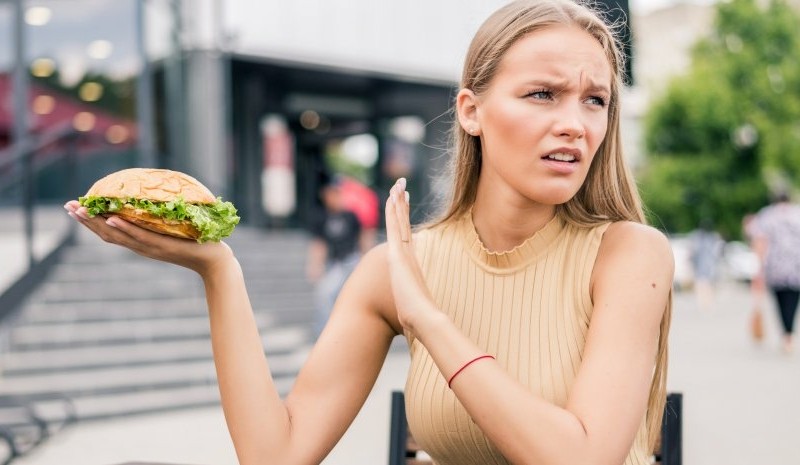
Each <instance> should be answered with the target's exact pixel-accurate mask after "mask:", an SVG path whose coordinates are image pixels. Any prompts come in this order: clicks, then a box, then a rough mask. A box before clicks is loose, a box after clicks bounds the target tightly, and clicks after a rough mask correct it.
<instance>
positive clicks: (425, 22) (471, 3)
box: [203, 0, 505, 81]
mask: <svg viewBox="0 0 800 465" xmlns="http://www.w3.org/2000/svg"><path fill="white" fill-rule="evenodd" d="M203 1H212V2H213V1H215V0H203ZM504 3H505V1H504V0H292V1H286V0H227V1H225V2H224V13H223V15H224V18H223V19H222V21H223V23H224V25H225V28H224V29H225V30H227V31H232V32H233V33H234V36H233V38H232V42H231V45H232V49H233V50H234V51H236V52H239V53H244V54H252V55H258V56H268V57H276V58H284V59H291V60H293V61H303V62H311V63H317V64H327V65H334V66H341V67H346V68H354V69H364V70H370V71H379V72H386V73H392V74H397V75H401V76H402V75H406V76H413V77H422V78H428V79H436V80H447V81H453V80H457V79H458V77H459V74H460V70H461V65H462V60H463V57H464V54H465V52H466V49H467V46H468V44H469V40H470V38H471V37H472V35H473V34H474V32H475V31H476V30H477V28H478V26H479V25H480V23H481V22H482V21H483V20H484V19H485V18H486V17H487V16H488V15H489V14H490V13H491V12H492V11H494V10H495V9H497V8H498V7H499V6H501V5H503V4H504ZM204 16H205V17H206V18H207V17H208V16H206V15H204Z"/></svg>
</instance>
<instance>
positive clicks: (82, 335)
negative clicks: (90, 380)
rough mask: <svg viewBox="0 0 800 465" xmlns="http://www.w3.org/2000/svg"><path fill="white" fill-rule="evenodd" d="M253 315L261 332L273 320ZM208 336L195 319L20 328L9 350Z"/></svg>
mask: <svg viewBox="0 0 800 465" xmlns="http://www.w3.org/2000/svg"><path fill="white" fill-rule="evenodd" d="M255 316H256V322H257V323H258V327H259V330H261V331H263V330H265V329H266V328H268V327H269V326H270V324H271V323H272V321H273V317H271V316H270V315H269V314H264V313H259V314H255ZM209 334H210V333H209V324H208V318H207V317H206V316H197V317H194V318H191V317H185V318H163V319H158V320H135V321H122V320H120V321H103V322H88V323H80V324H52V325H36V326H21V327H19V328H16V329H15V330H14V332H13V333H12V335H11V338H10V342H11V348H12V350H30V349H31V348H41V349H46V348H50V349H56V348H67V347H80V346H87V345H103V344H123V343H131V342H143V341H167V340H178V339H196V338H206V339H207V338H208V336H209Z"/></svg>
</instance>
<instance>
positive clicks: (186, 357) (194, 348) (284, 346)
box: [2, 326, 312, 377]
mask: <svg viewBox="0 0 800 465" xmlns="http://www.w3.org/2000/svg"><path fill="white" fill-rule="evenodd" d="M261 334H262V337H261V339H262V342H263V345H264V351H265V353H267V354H269V355H270V356H272V355H273V354H282V353H288V352H291V351H292V350H294V349H295V348H297V347H301V346H303V345H306V344H308V343H309V341H310V338H311V337H312V336H311V333H310V330H309V329H308V327H306V326H289V327H281V328H277V329H267V330H265V331H263V332H262V333H261ZM210 359H211V342H210V341H209V340H208V339H207V338H203V339H197V340H178V341H175V340H171V341H162V342H157V341H154V342H150V343H127V344H118V345H113V346H107V347H103V348H102V350H98V347H97V346H89V347H76V348H66V349H64V348H59V349H52V350H31V351H26V352H12V353H8V354H5V355H4V356H3V361H2V364H3V375H4V376H5V377H13V376H24V375H32V374H44V373H54V372H67V371H80V370H90V369H98V368H112V367H122V366H141V365H148V364H159V363H179V362H187V361H197V360H210Z"/></svg>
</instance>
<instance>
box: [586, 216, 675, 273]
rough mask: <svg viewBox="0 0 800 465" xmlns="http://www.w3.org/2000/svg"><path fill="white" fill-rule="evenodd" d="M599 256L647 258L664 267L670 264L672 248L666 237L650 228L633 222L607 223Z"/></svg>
mask: <svg viewBox="0 0 800 465" xmlns="http://www.w3.org/2000/svg"><path fill="white" fill-rule="evenodd" d="M600 254H614V255H620V256H622V257H628V258H629V259H637V258H647V259H649V260H656V261H658V262H660V263H661V264H665V265H666V264H668V263H671V262H672V246H671V245H670V243H669V239H668V238H667V236H666V235H665V234H664V233H663V232H661V231H659V230H658V229H656V228H654V227H652V226H649V225H646V224H642V223H637V222H634V221H615V222H612V223H609V224H608V227H607V228H606V230H605V232H604V234H603V239H602V243H601V246H600Z"/></svg>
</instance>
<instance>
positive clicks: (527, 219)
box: [472, 190, 556, 252]
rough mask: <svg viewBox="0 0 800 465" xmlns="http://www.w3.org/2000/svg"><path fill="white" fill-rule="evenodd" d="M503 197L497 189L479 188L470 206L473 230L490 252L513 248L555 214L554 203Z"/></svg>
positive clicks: (534, 232)
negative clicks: (473, 202)
mask: <svg viewBox="0 0 800 465" xmlns="http://www.w3.org/2000/svg"><path fill="white" fill-rule="evenodd" d="M482 194H483V195H482ZM502 197H503V196H502V195H499V193H497V192H494V193H493V192H488V193H487V192H485V190H484V192H481V191H480V190H479V191H478V195H477V197H476V199H475V204H474V205H473V206H472V223H473V225H474V226H475V231H476V232H477V233H478V237H479V238H480V239H481V242H482V243H483V246H484V247H486V248H487V249H488V250H490V251H492V252H506V251H509V250H512V249H513V248H514V247H516V246H518V245H520V244H522V243H523V242H525V240H527V239H528V238H529V237H531V236H533V235H534V234H536V232H538V231H539V230H540V229H542V228H543V227H544V226H545V225H546V224H547V223H548V222H549V221H550V220H551V219H553V216H555V211H556V209H555V206H553V205H544V204H538V203H533V202H530V201H524V202H523V201H520V199H519V198H516V199H511V198H502Z"/></svg>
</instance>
